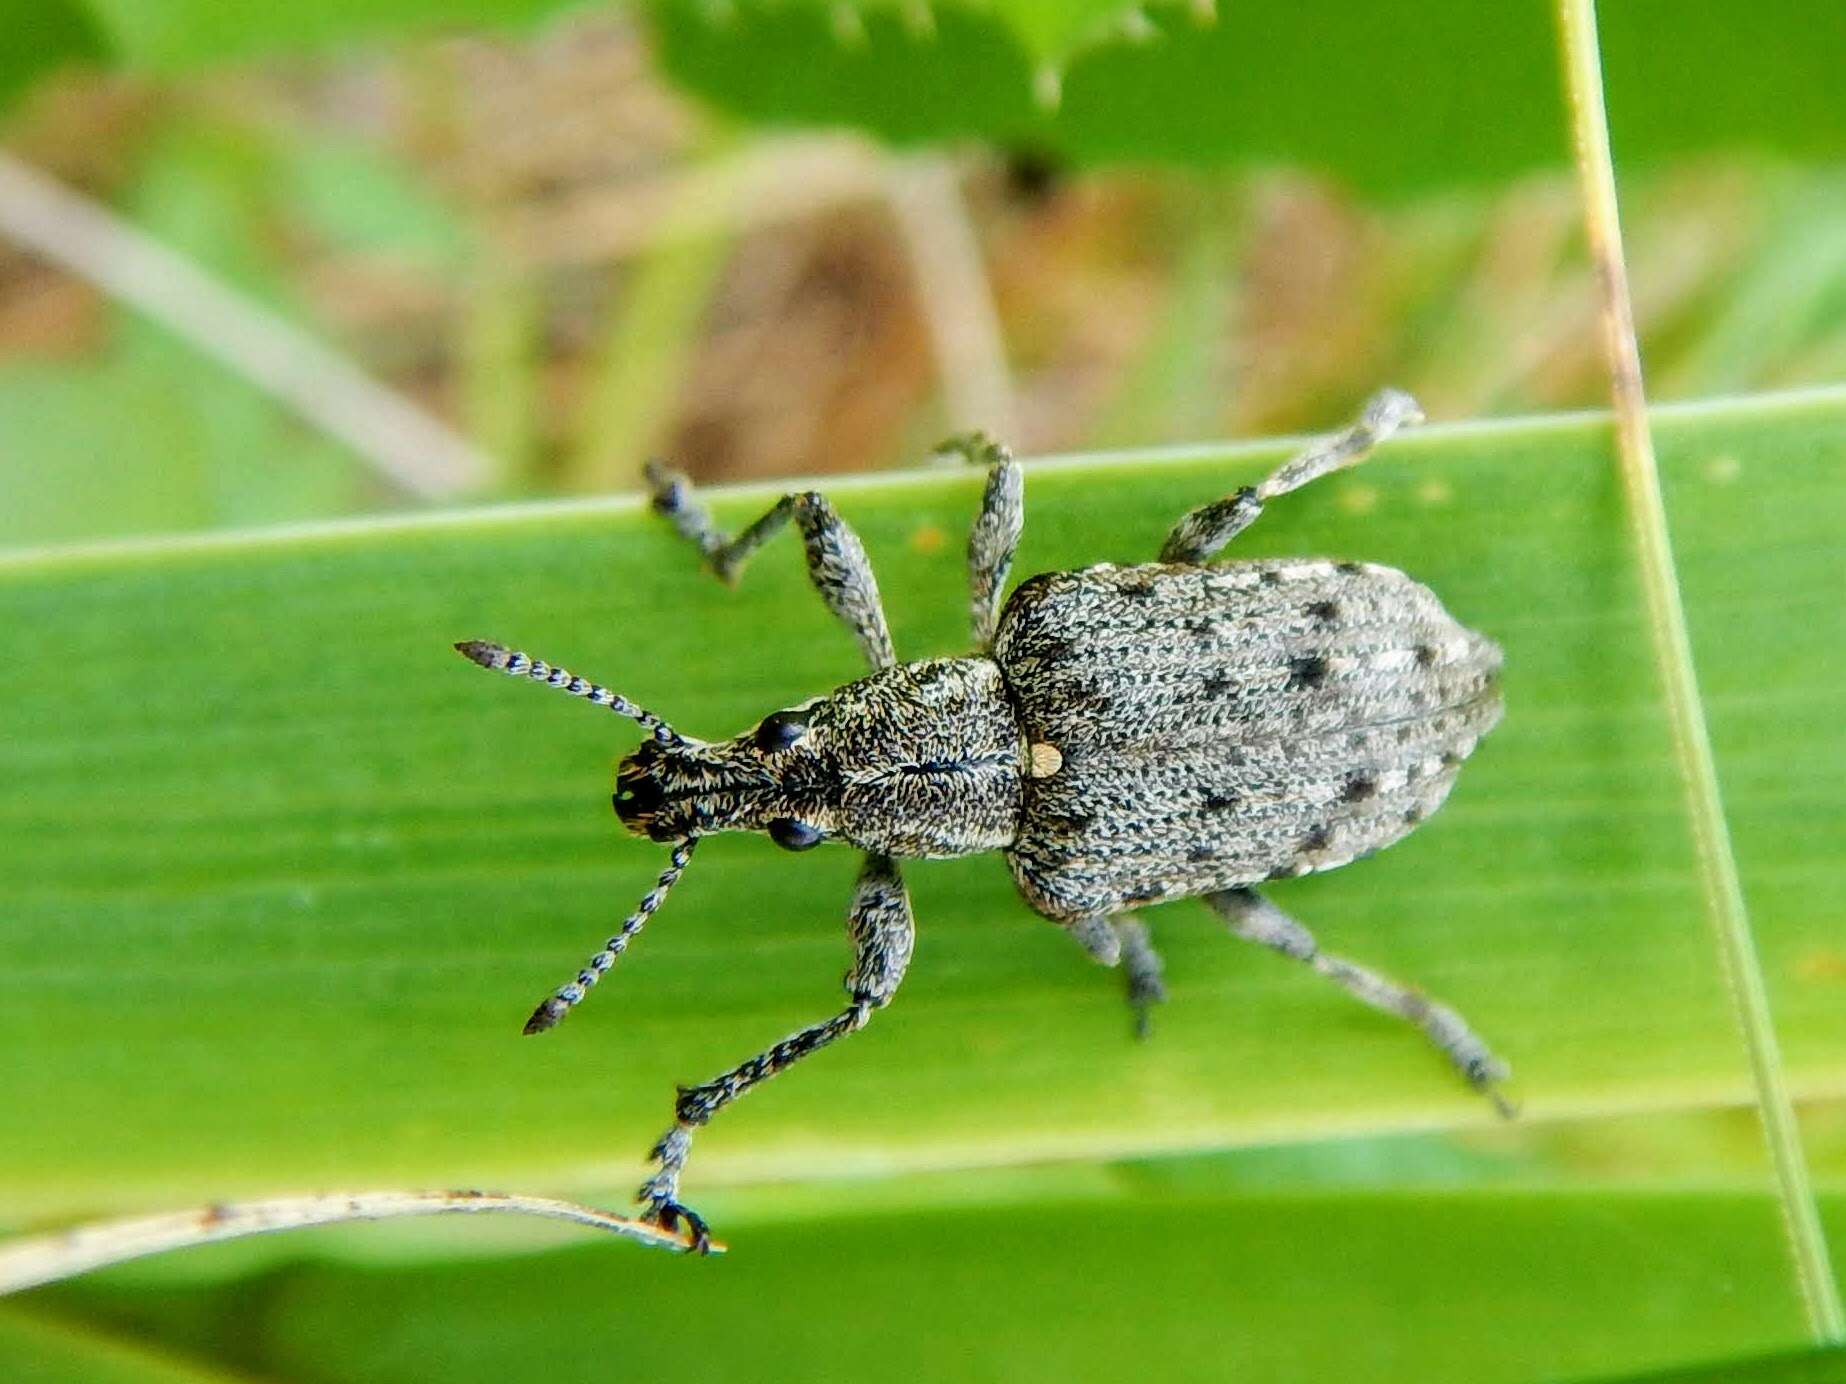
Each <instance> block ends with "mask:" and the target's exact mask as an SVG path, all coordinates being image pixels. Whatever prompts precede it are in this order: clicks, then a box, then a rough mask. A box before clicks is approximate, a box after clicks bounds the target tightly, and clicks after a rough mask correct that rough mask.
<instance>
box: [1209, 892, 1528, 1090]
mask: <svg viewBox="0 0 1846 1384" xmlns="http://www.w3.org/2000/svg"><path fill="white" fill-rule="evenodd" d="M1205 901H1206V902H1207V903H1208V904H1210V905H1211V906H1212V908H1213V909H1215V910H1216V911H1217V912H1218V914H1219V915H1220V916H1222V917H1223V919H1224V921H1225V922H1226V924H1228V925H1229V927H1230V929H1231V931H1232V932H1233V933H1234V934H1236V935H1237V936H1239V937H1241V938H1243V939H1244V940H1245V941H1248V942H1256V943H1260V944H1261V945H1262V946H1265V947H1268V948H1270V949H1271V950H1273V951H1278V952H1281V953H1282V954H1283V955H1284V956H1290V957H1293V958H1294V959H1295V960H1297V961H1302V962H1306V963H1307V964H1308V965H1309V966H1312V967H1313V968H1314V969H1315V970H1316V971H1318V972H1320V974H1322V975H1323V976H1325V977H1327V979H1328V980H1331V981H1332V982H1333V983H1334V984H1335V985H1338V986H1339V987H1340V988H1341V989H1343V990H1345V991H1346V993H1347V994H1349V995H1351V996H1352V997H1353V998H1354V999H1357V1000H1359V1001H1361V1002H1363V1003H1365V1004H1369V1005H1370V1006H1372V1008H1374V1009H1379V1010H1382V1011H1384V1012H1385V1013H1387V1014H1395V1015H1397V1016H1398V1017H1399V1018H1400V1019H1404V1020H1406V1021H1407V1022H1409V1023H1412V1024H1415V1025H1416V1026H1417V1027H1418V1028H1420V1029H1422V1030H1423V1032H1424V1034H1425V1035H1426V1036H1427V1037H1428V1038H1429V1040H1430V1042H1432V1043H1433V1044H1435V1046H1436V1048H1437V1049H1438V1050H1439V1051H1440V1052H1441V1053H1442V1054H1443V1055H1444V1056H1445V1057H1447V1058H1448V1059H1449V1061H1450V1062H1452V1063H1454V1065H1455V1069H1456V1070H1457V1071H1459V1072H1460V1073H1461V1074H1462V1076H1463V1077H1465V1078H1466V1079H1467V1082H1468V1084H1469V1085H1470V1086H1472V1087H1473V1088H1474V1089H1475V1090H1477V1091H1479V1092H1480V1093H1481V1094H1482V1095H1484V1096H1486V1097H1487V1098H1488V1099H1489V1100H1491V1101H1492V1102H1493V1104H1494V1108H1495V1109H1496V1110H1498V1111H1499V1112H1500V1113H1501V1114H1502V1115H1504V1116H1508V1117H1510V1116H1512V1115H1513V1114H1514V1113H1515V1112H1514V1109H1513V1106H1512V1103H1511V1102H1510V1101H1508V1100H1507V1099H1506V1097H1505V1096H1503V1095H1502V1094H1501V1093H1500V1092H1499V1091H1498V1090H1497V1089H1496V1087H1497V1084H1498V1083H1499V1082H1501V1081H1503V1080H1505V1078H1506V1077H1507V1076H1508V1075H1510V1071H1509V1069H1508V1067H1507V1065H1506V1064H1505V1063H1504V1062H1502V1061H1501V1060H1500V1059H1499V1058H1497V1057H1495V1056H1494V1055H1493V1053H1492V1051H1491V1050H1489V1048H1488V1046H1487V1044H1486V1043H1485V1042H1483V1041H1482V1040H1481V1038H1480V1036H1479V1035H1478V1034H1476V1033H1475V1032H1474V1030H1473V1029H1472V1028H1470V1027H1469V1026H1468V1022H1467V1020H1465V1019H1463V1018H1462V1017H1461V1015H1459V1014H1457V1013H1456V1012H1455V1011H1454V1010H1453V1009H1450V1008H1449V1007H1448V1006H1447V1005H1446V1004H1438V1003H1437V1002H1436V1001H1434V1000H1432V999H1429V998H1427V997H1426V996H1424V995H1420V994H1418V993H1417V992H1416V991H1415V990H1412V989H1409V988H1408V987H1406V986H1403V985H1399V984H1397V983H1396V982H1395V981H1390V980H1386V979H1385V978H1384V977H1383V976H1381V975H1379V974H1378V973H1377V972H1375V971H1369V970H1367V969H1366V968H1365V967H1363V966H1358V965H1355V964H1354V963H1352V962H1350V961H1347V960H1345V959H1344V958H1342V957H1338V956H1332V955H1329V954H1328V953H1326V952H1324V951H1322V950H1321V949H1320V944H1319V943H1317V942H1316V941H1315V940H1314V935H1313V934H1312V933H1310V932H1309V931H1308V930H1307V929H1306V928H1305V927H1303V926H1302V925H1301V924H1300V923H1298V922H1296V921H1295V920H1294V919H1293V918H1291V917H1289V916H1288V914H1286V913H1284V912H1283V911H1282V910H1281V909H1279V908H1277V907H1276V906H1275V905H1274V904H1273V903H1271V902H1269V900H1268V899H1265V898H1264V897H1263V896H1262V895H1261V894H1259V893H1257V892H1256V890H1254V889H1225V890H1221V891H1220V892H1218V893H1216V894H1207V895H1206V896H1205Z"/></svg>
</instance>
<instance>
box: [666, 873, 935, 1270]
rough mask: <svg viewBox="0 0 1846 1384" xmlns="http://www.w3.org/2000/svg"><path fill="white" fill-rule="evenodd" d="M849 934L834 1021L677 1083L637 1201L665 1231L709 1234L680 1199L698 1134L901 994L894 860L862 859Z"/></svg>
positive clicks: (902, 940) (700, 1238) (900, 906)
mask: <svg viewBox="0 0 1846 1384" xmlns="http://www.w3.org/2000/svg"><path fill="white" fill-rule="evenodd" d="M847 932H848V935H849V936H850V937H851V939H852V947H853V964H852V968H851V969H850V970H848V971H847V972H846V976H845V986H846V994H847V996H848V1000H849V1002H848V1004H847V1006H846V1008H844V1009H843V1010H841V1011H840V1012H839V1013H838V1014H835V1015H834V1016H833V1017H832V1018H830V1019H824V1020H822V1021H821V1022H820V1023H817V1024H811V1025H809V1026H808V1027H807V1028H804V1029H802V1030H800V1031H799V1032H797V1033H791V1034H790V1035H789V1036H788V1037H786V1038H784V1039H783V1040H782V1041H781V1042H779V1043H777V1044H775V1045H774V1046H772V1047H770V1048H769V1049H767V1050H766V1051H764V1052H761V1053H758V1054H757V1055H756V1056H755V1057H752V1058H751V1059H750V1060H749V1061H748V1062H743V1063H739V1064H738V1065H737V1066H735V1067H733V1068H731V1070H730V1071H728V1072H726V1073H724V1074H723V1075H722V1076H719V1077H714V1078H713V1079H712V1080H710V1081H708V1082H706V1083H704V1084H703V1085H701V1086H682V1087H681V1088H680V1091H679V1099H678V1100H677V1101H676V1102H675V1104H674V1107H673V1115H674V1120H673V1127H672V1128H671V1129H669V1130H668V1131H667V1132H666V1133H665V1134H663V1135H662V1136H661V1137H660V1142H659V1143H657V1144H656V1145H654V1149H653V1152H652V1154H651V1155H650V1156H651V1157H653V1158H654V1159H656V1160H658V1161H659V1164H660V1167H659V1170H658V1171H657V1172H655V1174H654V1175H653V1176H652V1177H650V1178H649V1179H648V1180H647V1181H646V1182H644V1183H642V1184H641V1191H640V1200H641V1201H642V1202H644V1203H645V1204H646V1205H647V1208H648V1214H649V1216H651V1217H652V1218H653V1219H654V1220H656V1221H658V1222H659V1223H660V1224H661V1225H662V1226H664V1227H665V1228H667V1229H668V1230H672V1229H675V1228H676V1227H677V1225H678V1223H679V1221H680V1220H682V1219H683V1220H684V1221H685V1222H686V1224H687V1231H688V1233H689V1235H690V1236H691V1238H692V1248H693V1249H694V1250H697V1251H700V1252H703V1251H705V1250H706V1249H708V1248H709V1247H710V1235H709V1232H708V1231H707V1229H706V1226H705V1222H704V1221H703V1220H701V1219H700V1218H699V1217H698V1216H697V1215H695V1214H694V1213H693V1212H692V1211H690V1210H688V1209H687V1208H686V1207H685V1206H684V1205H683V1204H682V1203H681V1202H680V1200H679V1178H680V1174H681V1173H682V1172H683V1171H684V1170H685V1167H686V1159H687V1157H688V1155H690V1153H691V1151H692V1134H693V1131H694V1130H696V1129H698V1128H699V1127H700V1126H701V1125H704V1124H706V1123H708V1122H709V1121H710V1120H711V1117H712V1116H713V1115H716V1114H717V1113H718V1112H719V1111H720V1110H722V1109H724V1107H725V1106H727V1105H729V1104H730V1103H731V1102H732V1101H734V1100H736V1099H737V1098H738V1097H739V1096H741V1095H743V1094H744V1093H745V1092H746V1091H748V1090H749V1089H750V1088H751V1087H753V1086H755V1085H757V1084H758V1083H759V1082H763V1081H767V1080H768V1079H769V1078H770V1077H772V1076H774V1075H775V1074H776V1073H777V1072H779V1071H781V1070H782V1069H783V1068H784V1067H788V1066H790V1065H792V1064H793V1063H795V1062H797V1061H799V1060H800V1059H801V1058H803V1057H806V1056H807V1055H808V1054H809V1053H811V1052H818V1051H819V1050H820V1049H822V1048H824V1047H826V1046H827V1044H829V1043H831V1042H832V1041H833V1040H834V1039H836V1038H839V1037H842V1036H843V1035H845V1034H848V1033H853V1032H856V1031H857V1030H859V1029H861V1028H864V1027H865V1025H866V1021H867V1020H869V1019H870V1018H871V1017H872V1011H873V1010H875V1009H882V1008H883V1007H884V1006H885V1005H887V1004H889V1003H890V1002H891V997H892V996H893V995H895V994H896V993H897V987H898V984H899V982H901V981H902V980H903V978H904V971H905V968H906V967H908V966H909V964H910V953H911V949H912V947H913V946H914V944H915V941H916V928H915V925H914V923H913V922H912V919H911V915H910V899H909V896H908V895H906V894H905V892H904V883H903V880H902V879H901V878H899V876H898V873H897V865H896V864H895V863H894V862H893V861H892V859H891V857H889V856H886V855H868V856H867V857H866V858H865V868H864V869H863V870H862V871H860V873H859V882H858V884H857V885H856V886H855V887H854V889H853V900H852V910H851V912H850V914H849V915H848V921H847Z"/></svg>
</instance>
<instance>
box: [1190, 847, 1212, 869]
mask: <svg viewBox="0 0 1846 1384" xmlns="http://www.w3.org/2000/svg"><path fill="white" fill-rule="evenodd" d="M1214 854H1216V852H1214V851H1213V850H1212V848H1211V847H1210V846H1194V847H1193V848H1192V849H1191V850H1189V851H1187V852H1186V859H1188V860H1190V861H1191V862H1192V863H1193V864H1195V865H1201V864H1203V863H1204V862H1205V861H1207V860H1210V859H1211V858H1212V856H1213V855H1214Z"/></svg>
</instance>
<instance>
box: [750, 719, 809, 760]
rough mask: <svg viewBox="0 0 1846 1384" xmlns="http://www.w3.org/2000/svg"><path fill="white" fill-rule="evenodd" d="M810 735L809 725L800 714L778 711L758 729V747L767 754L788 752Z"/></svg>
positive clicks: (764, 720)
mask: <svg viewBox="0 0 1846 1384" xmlns="http://www.w3.org/2000/svg"><path fill="white" fill-rule="evenodd" d="M807 733H808V723H807V721H806V720H804V719H803V718H802V716H801V714H800V713H799V712H795V711H777V712H774V713H772V714H771V715H768V716H765V717H764V718H763V724H762V725H760V726H758V727H757V728H756V747H757V749H759V750H761V751H763V753H765V754H774V753H775V752H776V751H777V750H786V749H787V748H788V747H789V746H790V745H792V744H794V743H795V742H796V741H797V740H799V739H801V737H802V736H804V735H806V734H807Z"/></svg>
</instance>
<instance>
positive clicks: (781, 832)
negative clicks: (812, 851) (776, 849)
mask: <svg viewBox="0 0 1846 1384" xmlns="http://www.w3.org/2000/svg"><path fill="white" fill-rule="evenodd" d="M769 839H770V840H771V841H774V842H775V843H776V844H777V845H778V846H780V847H781V848H782V849H783V850H785V851H805V850H807V849H808V847H810V846H818V845H819V844H820V840H821V831H820V828H819V827H811V826H809V825H808V824H807V823H806V822H797V821H796V820H795V819H794V818H793V817H778V818H776V819H775V821H773V822H771V823H770V824H769Z"/></svg>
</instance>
